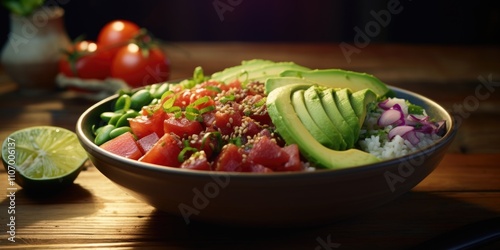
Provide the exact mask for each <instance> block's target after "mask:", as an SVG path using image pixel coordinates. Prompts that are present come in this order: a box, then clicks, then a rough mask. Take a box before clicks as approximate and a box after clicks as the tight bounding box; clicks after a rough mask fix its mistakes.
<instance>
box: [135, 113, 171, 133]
mask: <svg viewBox="0 0 500 250" xmlns="http://www.w3.org/2000/svg"><path fill="white" fill-rule="evenodd" d="M165 117H166V113H165V112H163V110H161V109H160V110H157V111H156V112H154V113H153V114H151V115H143V116H139V117H136V118H133V119H130V120H129V124H130V128H131V129H132V132H133V133H134V135H136V136H137V137H138V138H142V137H144V136H146V135H149V134H151V133H153V132H154V133H156V134H157V135H158V137H161V136H163V134H164V133H165V132H164V128H163V121H164V120H165Z"/></svg>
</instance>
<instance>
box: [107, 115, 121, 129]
mask: <svg viewBox="0 0 500 250" xmlns="http://www.w3.org/2000/svg"><path fill="white" fill-rule="evenodd" d="M123 115H124V114H123V113H114V115H113V117H111V119H109V121H108V124H109V125H113V126H114V125H116V123H117V122H118V120H120V118H121V117H122V116H123Z"/></svg>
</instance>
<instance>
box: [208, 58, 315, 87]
mask: <svg viewBox="0 0 500 250" xmlns="http://www.w3.org/2000/svg"><path fill="white" fill-rule="evenodd" d="M235 67H237V68H236V69H231V68H229V69H226V70H224V71H222V72H221V73H214V75H215V76H214V75H212V79H213V80H216V81H221V82H225V83H230V82H232V81H234V80H237V79H239V80H240V81H241V82H251V81H260V82H264V81H265V80H266V79H267V78H269V77H274V76H279V74H280V73H281V72H283V71H286V70H299V71H302V70H310V69H309V68H306V67H303V66H300V65H298V64H295V63H293V62H269V61H256V62H253V63H245V64H242V65H240V66H235Z"/></svg>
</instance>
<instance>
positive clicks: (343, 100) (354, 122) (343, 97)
mask: <svg viewBox="0 0 500 250" xmlns="http://www.w3.org/2000/svg"><path fill="white" fill-rule="evenodd" d="M350 95H351V91H350V90H349V89H339V90H337V91H335V92H334V93H333V96H334V98H335V103H336V104H337V107H338V109H339V111H340V113H341V114H342V117H344V119H345V121H346V122H347V124H349V127H351V128H352V129H353V131H354V140H355V141H357V140H358V137H359V129H360V128H361V126H360V122H359V116H358V114H357V113H356V111H355V110H354V108H353V107H352V105H351V100H350V98H349V96H350Z"/></svg>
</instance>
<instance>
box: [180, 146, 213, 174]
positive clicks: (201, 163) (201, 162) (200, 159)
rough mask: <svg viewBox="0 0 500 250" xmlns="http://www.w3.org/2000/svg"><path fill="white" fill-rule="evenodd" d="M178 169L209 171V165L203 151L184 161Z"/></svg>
mask: <svg viewBox="0 0 500 250" xmlns="http://www.w3.org/2000/svg"><path fill="white" fill-rule="evenodd" d="M180 168H187V169H196V170H211V167H210V163H208V159H207V156H206V155H205V153H204V152H203V151H199V152H196V153H194V154H192V155H191V157H189V159H187V160H185V161H184V162H183V163H182V164H181V166H180Z"/></svg>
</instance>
